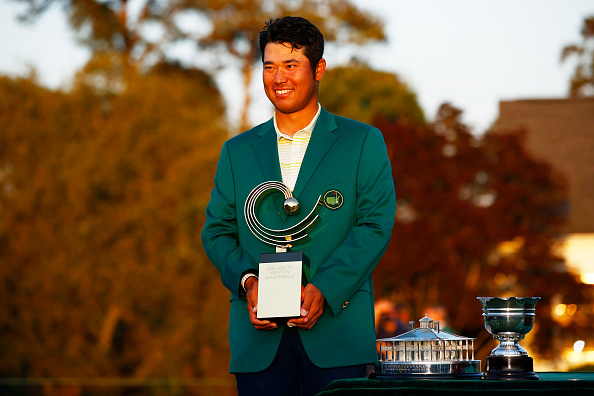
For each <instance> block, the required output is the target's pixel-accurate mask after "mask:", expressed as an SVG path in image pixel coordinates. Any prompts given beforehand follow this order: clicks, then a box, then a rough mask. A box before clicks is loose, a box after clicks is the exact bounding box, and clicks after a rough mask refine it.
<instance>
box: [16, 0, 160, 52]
mask: <svg viewBox="0 0 594 396" xmlns="http://www.w3.org/2000/svg"><path fill="white" fill-rule="evenodd" d="M14 1H18V2H20V3H23V4H25V5H26V6H27V8H26V10H25V11H24V13H23V14H21V15H20V16H19V19H20V20H21V21H24V22H33V21H35V20H36V19H37V18H39V17H40V16H41V15H43V13H44V12H45V11H46V10H47V9H49V8H50V7H51V6H53V5H54V4H60V5H61V6H62V8H63V10H64V12H65V13H66V16H67V17H68V21H69V22H70V25H71V26H72V27H73V28H74V30H75V32H76V34H77V39H78V41H79V42H80V43H81V44H83V45H86V46H87V47H88V48H89V49H90V50H91V51H92V52H93V53H119V54H123V55H124V56H125V58H126V59H127V61H128V62H129V63H130V64H136V63H138V62H139V61H143V60H144V59H145V58H146V57H148V56H149V55H153V57H155V56H156V57H157V58H158V60H161V58H162V52H161V49H162V48H161V44H162V43H159V42H157V41H155V40H151V39H149V38H147V35H146V34H143V32H144V31H146V30H147V29H151V28H152V29H159V26H160V25H161V24H160V18H161V13H162V9H161V6H160V4H161V2H159V1H155V0H146V1H142V2H140V3H139V2H135V4H134V6H133V5H132V4H131V3H132V2H129V1H128V0H14Z"/></svg>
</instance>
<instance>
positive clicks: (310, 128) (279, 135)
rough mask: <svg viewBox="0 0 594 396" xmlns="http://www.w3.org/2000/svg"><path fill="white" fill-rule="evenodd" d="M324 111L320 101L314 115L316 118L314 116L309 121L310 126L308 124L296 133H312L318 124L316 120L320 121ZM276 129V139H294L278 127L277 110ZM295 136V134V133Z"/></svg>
mask: <svg viewBox="0 0 594 396" xmlns="http://www.w3.org/2000/svg"><path fill="white" fill-rule="evenodd" d="M321 111H322V106H321V105H320V103H318V112H317V113H316V115H315V116H314V118H312V120H311V122H310V123H309V125H308V126H306V127H305V128H303V129H301V130H299V131H297V132H295V134H298V133H300V132H305V133H307V134H309V135H311V133H312V132H313V130H314V128H315V126H316V122H317V121H318V117H319V116H320V112H321ZM273 119H274V130H275V131H276V139H277V140H280V138H283V137H284V138H285V139H289V140H293V138H292V137H291V136H289V135H286V134H284V133H282V132H281V131H280V130H279V129H278V124H277V123H276V112H275V114H274V117H273ZM293 136H294V135H293Z"/></svg>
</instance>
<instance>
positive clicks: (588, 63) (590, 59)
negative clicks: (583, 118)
mask: <svg viewBox="0 0 594 396" xmlns="http://www.w3.org/2000/svg"><path fill="white" fill-rule="evenodd" d="M581 34H582V39H583V40H582V44H571V45H568V46H566V47H565V48H563V52H562V53H561V61H565V60H566V59H567V58H569V57H573V56H575V57H577V58H578V60H577V65H576V67H575V70H574V72H573V76H572V77H571V83H570V86H569V95H570V96H578V97H580V96H582V97H583V96H594V16H591V17H589V18H586V19H584V25H583V26H582V31H581Z"/></svg>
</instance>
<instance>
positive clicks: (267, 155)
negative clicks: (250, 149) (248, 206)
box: [253, 119, 282, 187]
mask: <svg viewBox="0 0 594 396" xmlns="http://www.w3.org/2000/svg"><path fill="white" fill-rule="evenodd" d="M258 137H259V138H258V139H256V140H254V143H253V145H254V151H255V153H256V159H257V160H258V164H259V165H260V169H261V170H262V174H263V175H264V179H265V181H282V176H281V171H280V164H279V160H278V146H277V142H276V132H275V131H274V124H273V121H272V119H270V120H269V121H268V122H266V123H265V124H264V125H263V126H262V128H261V129H260V131H259V132H258ZM254 187H256V186H254Z"/></svg>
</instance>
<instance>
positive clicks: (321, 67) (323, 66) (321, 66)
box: [315, 58, 326, 81]
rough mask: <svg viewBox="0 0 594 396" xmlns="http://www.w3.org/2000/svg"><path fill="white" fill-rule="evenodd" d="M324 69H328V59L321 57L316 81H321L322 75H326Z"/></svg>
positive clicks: (317, 67)
mask: <svg viewBox="0 0 594 396" xmlns="http://www.w3.org/2000/svg"><path fill="white" fill-rule="evenodd" d="M324 71H326V60H325V59H324V58H322V59H320V61H319V62H318V65H317V66H316V75H315V78H316V81H320V80H321V79H322V76H323V75H324Z"/></svg>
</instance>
